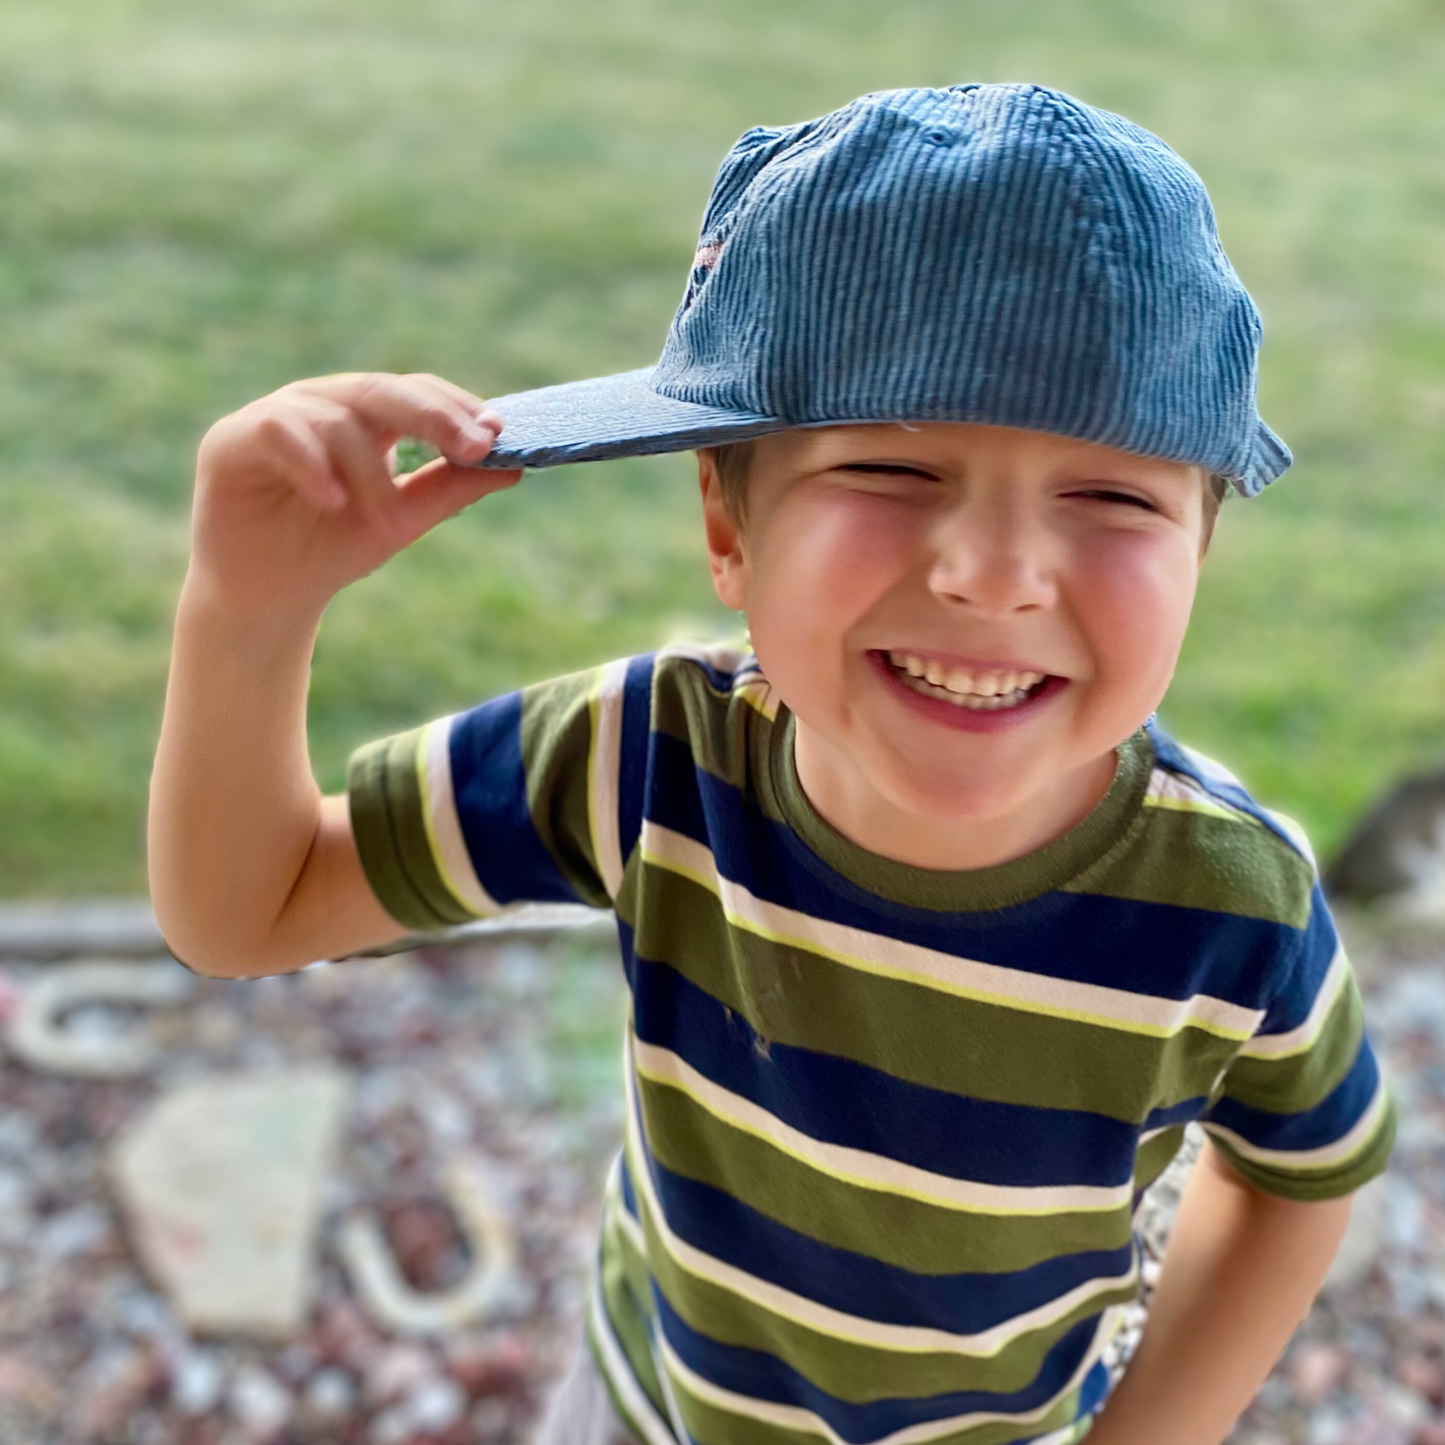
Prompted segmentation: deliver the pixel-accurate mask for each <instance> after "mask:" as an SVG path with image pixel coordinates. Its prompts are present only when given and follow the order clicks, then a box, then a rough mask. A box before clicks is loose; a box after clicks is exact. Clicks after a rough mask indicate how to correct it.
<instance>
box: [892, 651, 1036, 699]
mask: <svg viewBox="0 0 1445 1445" xmlns="http://www.w3.org/2000/svg"><path fill="white" fill-rule="evenodd" d="M888 660H889V661H890V662H891V663H892V664H893V665H894V667H901V668H902V669H903V670H904V672H906V673H908V675H909V676H910V677H921V678H923V679H924V681H925V682H931V683H932V684H933V685H934V687H941V688H944V689H945V690H946V691H948V692H956V693H967V694H972V695H973V696H975V697H1007V696H1008V694H1009V693H1011V692H1027V691H1028V689H1029V688H1031V687H1036V686H1037V685H1038V684H1039V683H1041V682H1042V681H1043V680H1044V674H1043V673H1042V672H970V671H969V670H968V669H967V668H966V667H944V665H943V664H942V663H941V662H939V661H938V660H937V659H936V658H932V657H930V658H922V657H919V656H918V655H917V654H916V653H912V652H890V653H889V654H888Z"/></svg>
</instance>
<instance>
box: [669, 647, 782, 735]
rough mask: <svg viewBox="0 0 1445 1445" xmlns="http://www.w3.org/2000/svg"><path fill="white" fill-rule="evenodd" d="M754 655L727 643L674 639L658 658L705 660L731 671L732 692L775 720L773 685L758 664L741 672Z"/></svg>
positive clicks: (722, 669)
mask: <svg viewBox="0 0 1445 1445" xmlns="http://www.w3.org/2000/svg"><path fill="white" fill-rule="evenodd" d="M752 655H753V654H752V651H751V649H749V648H745V647H735V646H732V645H730V644H727V643H718V644H716V645H715V646H712V647H704V646H697V645H694V644H691V643H686V642H675V643H673V644H671V645H670V646H668V647H664V648H663V649H662V651H661V652H659V653H658V657H659V659H661V658H681V659H682V660H684V661H686V662H703V663H706V664H707V665H708V666H709V667H712V668H715V669H716V670H717V671H718V672H727V673H731V674H732V683H731V689H730V690H731V692H732V693H733V694H734V695H735V696H737V697H739V698H741V699H742V700H743V701H744V702H745V703H747V705H748V706H749V707H751V708H752V709H753V710H754V711H756V712H759V713H761V714H762V715H763V716H764V717H765V718H767V719H768V720H769V721H772V719H773V718H775V717H777V715H778V696H777V694H776V693H775V692H774V691H773V687H772V684H771V683H770V682H769V681H768V680H767V678H766V677H764V676H763V673H762V670H761V669H760V668H758V667H757V666H753V667H747V668H742V670H741V671H739V668H740V667H741V666H742V663H743V662H744V661H745V660H746V659H747V658H749V657H751V656H752Z"/></svg>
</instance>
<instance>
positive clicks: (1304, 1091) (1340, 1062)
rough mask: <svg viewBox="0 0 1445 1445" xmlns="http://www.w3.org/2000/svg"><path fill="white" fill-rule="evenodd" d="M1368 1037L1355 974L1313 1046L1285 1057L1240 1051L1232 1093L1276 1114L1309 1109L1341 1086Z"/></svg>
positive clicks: (1241, 1100)
mask: <svg viewBox="0 0 1445 1445" xmlns="http://www.w3.org/2000/svg"><path fill="white" fill-rule="evenodd" d="M1364 1037H1365V1009H1364V1004H1363V1003H1362V1002H1361V1000H1360V991H1359V989H1358V988H1357V987H1356V985H1355V981H1354V979H1353V978H1349V979H1347V980H1346V981H1345V985H1344V987H1343V988H1341V989H1340V991H1339V994H1338V995H1337V996H1336V998H1335V1001H1334V1003H1333V1004H1332V1005H1331V1006H1330V1011H1329V1015H1328V1017H1327V1018H1326V1020H1325V1024H1324V1028H1323V1030H1322V1031H1321V1032H1320V1034H1319V1036H1318V1037H1317V1038H1316V1040H1315V1042H1314V1043H1313V1045H1311V1047H1310V1049H1309V1051H1308V1052H1307V1053H1303V1054H1295V1055H1294V1056H1292V1057H1287V1058H1282V1059H1260V1058H1251V1057H1249V1056H1248V1055H1241V1056H1240V1057H1239V1058H1238V1059H1236V1060H1235V1062H1234V1064H1233V1065H1232V1066H1231V1067H1230V1070H1229V1075H1228V1078H1227V1079H1226V1081H1225V1087H1224V1092H1225V1093H1226V1094H1227V1095H1228V1097H1229V1098H1231V1099H1234V1100H1236V1101H1237V1102H1239V1103H1241V1104H1248V1105H1249V1106H1250V1107H1251V1108H1255V1109H1266V1110H1268V1111H1269V1112H1270V1113H1271V1114H1304V1113H1307V1112H1308V1111H1309V1110H1311V1109H1314V1108H1317V1107H1318V1106H1319V1105H1320V1104H1322V1103H1323V1102H1324V1101H1325V1100H1326V1099H1328V1098H1329V1096H1330V1095H1331V1094H1332V1093H1334V1091H1335V1090H1336V1089H1337V1088H1338V1087H1339V1086H1340V1084H1341V1082H1342V1081H1343V1080H1344V1078H1345V1075H1346V1074H1348V1073H1349V1071H1350V1069H1351V1067H1352V1066H1353V1065H1354V1062H1355V1059H1356V1057H1357V1056H1358V1054H1359V1052H1360V1044H1361V1043H1362V1041H1363V1040H1364Z"/></svg>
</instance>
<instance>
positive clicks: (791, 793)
mask: <svg viewBox="0 0 1445 1445" xmlns="http://www.w3.org/2000/svg"><path fill="white" fill-rule="evenodd" d="M796 732H797V727H796V721H795V719H794V717H793V714H792V713H791V712H789V711H788V710H787V708H786V707H785V706H781V705H780V706H779V708H778V714H777V718H776V721H775V723H774V726H773V728H772V737H771V739H770V744H769V748H768V771H769V774H770V779H769V780H770V782H771V783H772V787H773V793H774V797H775V799H776V801H777V805H778V807H779V809H780V811H781V812H782V815H783V818H784V820H785V821H786V822H787V824H788V825H789V827H791V828H792V830H793V831H794V833H796V834H797V835H798V837H799V838H800V839H801V840H802V842H803V843H804V844H805V845H806V846H807V847H808V848H809V849H810V850H811V851H812V852H813V853H814V854H815V855H816V856H817V857H818V858H820V859H821V860H822V861H823V862H824V863H826V864H827V865H828V867H830V868H831V869H833V870H834V871H835V872H837V873H840V874H842V876H843V877H844V878H846V879H847V880H848V881H849V882H850V883H853V884H855V885H857V886H858V887H859V888H862V889H863V890H864V891H865V892H868V893H872V894H875V895H877V896H880V897H883V898H886V899H888V900H890V901H891V902H894V903H900V904H903V905H904V906H906V907H910V908H926V909H931V910H935V911H938V912H947V913H961V912H976V911H982V910H987V909H998V908H1007V907H1009V906H1011V905H1014V904H1018V903H1026V902H1028V901H1029V900H1030V899H1033V898H1037V897H1039V896H1040V895H1042V894H1045V893H1049V892H1052V891H1053V890H1055V889H1057V888H1059V887H1061V886H1062V885H1063V884H1065V883H1067V882H1069V880H1070V879H1072V878H1076V877H1077V876H1078V875H1079V874H1080V873H1082V872H1083V871H1084V870H1085V869H1086V868H1088V867H1090V866H1091V865H1092V864H1094V863H1096V862H1097V861H1098V860H1099V859H1100V858H1102V857H1103V856H1104V854H1106V853H1107V852H1109V850H1110V849H1111V848H1113V847H1114V845H1115V844H1116V843H1118V842H1119V840H1120V839H1121V838H1122V837H1123V836H1124V834H1125V833H1126V832H1127V831H1128V829H1129V827H1130V826H1131V824H1132V823H1133V822H1134V821H1135V819H1136V818H1137V817H1138V816H1139V812H1140V809H1141V808H1142V807H1143V803H1144V794H1145V792H1146V791H1147V789H1148V786H1149V776H1150V774H1151V772H1152V771H1153V767H1154V748H1153V744H1152V743H1151V742H1150V741H1149V737H1148V735H1147V733H1146V732H1145V731H1144V729H1143V728H1140V729H1139V731H1138V732H1136V733H1135V734H1134V735H1133V736H1132V737H1130V738H1128V739H1126V740H1125V741H1124V742H1123V743H1121V744H1120V745H1119V747H1118V748H1117V749H1115V754H1116V756H1117V758H1118V766H1117V767H1116V769H1115V771H1114V780H1113V782H1112V783H1110V785H1109V790H1108V791H1107V792H1106V793H1105V794H1104V796H1103V797H1102V798H1101V799H1100V800H1099V802H1098V803H1097V804H1095V806H1094V808H1093V811H1092V812H1090V813H1089V814H1088V816H1087V817H1085V818H1084V819H1083V820H1082V821H1080V822H1078V823H1076V824H1075V825H1074V826H1073V827H1072V828H1070V829H1069V831H1068V832H1067V833H1064V834H1063V835H1062V836H1061V837H1058V838H1055V839H1054V841H1053V842H1052V843H1047V844H1045V845H1044V846H1043V847H1042V848H1039V849H1036V850H1035V851H1034V852H1032V853H1027V854H1025V855H1024V856H1023V857H1022V858H1015V859H1013V860H1012V861H1010V862H1008V863H999V864H996V865H995V866H993V867H991V868H972V869H965V870H945V869H931V868H916V867H914V866H913V865H912V864H909V863H900V862H898V861H897V860H896V859H893V858H885V857H884V856H883V855H882V854H881V853H873V852H870V851H869V850H868V849H867V848H863V847H860V846H859V845H858V844H857V843H854V842H853V841H852V840H851V839H849V838H845V837H844V836H843V834H841V833H840V832H839V831H838V830H837V829H836V828H834V827H833V825H832V824H831V823H829V822H828V821H827V820H826V819H825V818H824V817H823V816H822V815H821V814H820V813H819V812H818V811H817V810H816V809H815V808H814V807H813V805H812V803H811V802H810V801H809V800H808V796H807V794H806V793H804V791H803V785H802V782H801V781H800V780H799V778H798V769H797V763H796V760H795V758H794V751H793V750H794V742H795V738H796Z"/></svg>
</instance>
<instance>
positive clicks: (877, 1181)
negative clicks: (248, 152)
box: [632, 1038, 1132, 1219]
mask: <svg viewBox="0 0 1445 1445" xmlns="http://www.w3.org/2000/svg"><path fill="white" fill-rule="evenodd" d="M666 1052H667V1051H666V1050H662V1049H657V1048H655V1047H653V1046H650V1045H647V1044H643V1043H642V1042H641V1041H640V1040H637V1039H636V1038H634V1041H633V1053H632V1058H633V1066H634V1068H635V1069H636V1071H637V1073H638V1074H639V1075H640V1076H641V1077H642V1078H644V1079H646V1080H647V1081H648V1082H649V1083H651V1084H655V1085H657V1086H658V1087H659V1088H666V1089H675V1090H676V1091H677V1092H678V1093H679V1094H682V1095H684V1096H685V1097H687V1098H689V1099H691V1100H692V1102H693V1103H694V1104H696V1105H697V1106H698V1108H699V1109H701V1110H702V1111H703V1112H704V1113H705V1114H707V1115H708V1116H709V1117H711V1118H713V1119H716V1120H717V1121H718V1123H720V1124H722V1125H724V1126H725V1127H726V1128H730V1129H736V1130H737V1131H738V1132H739V1133H741V1134H747V1135H750V1136H751V1137H752V1138H754V1139H758V1140H761V1141H762V1142H763V1143H764V1144H767V1145H769V1146H770V1147H772V1148H774V1149H776V1150H777V1151H778V1152H779V1153H780V1154H786V1155H787V1156H788V1158H790V1159H793V1160H795V1161H796V1162H797V1163H798V1164H801V1165H802V1166H803V1167H804V1168H806V1169H811V1170H812V1171H813V1172H814V1173H817V1174H825V1175H827V1176H828V1177H829V1178H830V1179H836V1180H837V1181H838V1182H839V1183H840V1184H846V1185H849V1186H852V1187H854V1188H858V1189H870V1190H873V1191H874V1192H875V1193H879V1194H892V1195H897V1196H898V1197H900V1198H902V1199H912V1200H914V1201H915V1202H917V1203H919V1204H927V1205H930V1206H932V1207H933V1208H936V1209H948V1210H953V1211H956V1212H959V1213H964V1214H982V1215H987V1216H990V1217H995V1218H1001V1219H1014V1218H1018V1217H1019V1216H1029V1217H1032V1218H1042V1217H1045V1216H1048V1215H1056V1214H1110V1213H1113V1212H1114V1211H1115V1210H1117V1209H1122V1208H1126V1207H1127V1206H1128V1204H1129V1199H1130V1195H1131V1193H1132V1186H1131V1185H1129V1184H1123V1185H1120V1186H1119V1187H1118V1188H1117V1189H1112V1190H1111V1189H1100V1188H1091V1187H1089V1186H1086V1185H1080V1186H1078V1187H1077V1189H1074V1190H1071V1189H1069V1188H1067V1187H1058V1188H1055V1187H1039V1188H1033V1189H1029V1188H1005V1187H1002V1186H993V1185H987V1184H975V1183H972V1182H970V1181H968V1180H954V1179H950V1178H948V1177H947V1176H944V1175H929V1172H928V1171H927V1170H924V1169H918V1168H914V1167H913V1166H910V1165H905V1164H899V1163H898V1162H897V1161H895V1160H891V1159H887V1158H884V1157H883V1156H881V1155H876V1154H870V1153H867V1152H866V1151H864V1150H861V1149H852V1148H847V1147H845V1146H842V1145H837V1144H825V1143H823V1142H821V1141H820V1140H816V1139H813V1138H810V1137H809V1136H808V1135H805V1134H803V1133H802V1132H801V1131H799V1130H797V1129H794V1128H793V1127H792V1126H791V1125H788V1124H785V1123H784V1122H783V1121H782V1120H781V1119H778V1118H777V1117H776V1116H774V1115H772V1114H769V1113H768V1112H767V1111H766V1110H764V1109H762V1108H760V1107H758V1106H757V1105H755V1104H753V1103H752V1102H751V1101H750V1100H747V1099H742V1098H739V1097H738V1096H737V1095H734V1094H731V1093H729V1091H727V1090H726V1089H723V1088H721V1087H720V1086H718V1085H716V1084H713V1083H712V1082H711V1080H706V1079H702V1078H701V1076H700V1075H697V1074H696V1071H695V1070H693V1069H692V1068H691V1067H690V1066H689V1065H688V1064H687V1063H686V1061H684V1060H682V1059H680V1058H678V1057H677V1055H675V1054H671V1055H669V1060H670V1061H675V1064H676V1067H675V1071H674V1072H673V1073H667V1072H664V1071H663V1070H662V1069H661V1068H657V1067H651V1068H650V1067H648V1066H647V1064H646V1062H645V1057H646V1055H647V1054H649V1053H651V1054H663V1053H666ZM683 1071H685V1073H684V1072H683ZM687 1075H692V1076H693V1077H692V1078H689V1077H687ZM709 1094H715V1095H718V1096H721V1097H720V1098H717V1099H710V1098H709V1097H708V1096H709ZM724 1101H726V1103H727V1104H730V1105H731V1106H732V1112H730V1113H724V1112H723V1110H722V1107H721V1106H722V1104H723V1102H724ZM745 1111H746V1112H755V1113H757V1114H759V1115H761V1116H763V1117H762V1119H758V1120H753V1119H748V1118H747V1117H746V1113H745ZM764 1121H766V1122H764ZM789 1139H796V1140H798V1141H800V1142H798V1143H791V1142H786V1141H788V1140H789ZM838 1156H853V1157H855V1158H856V1160H857V1162H858V1165H859V1166H860V1167H858V1168H854V1169H846V1168H844V1167H843V1163H842V1162H841V1161H840V1162H834V1161H835V1159H837V1157H838ZM869 1163H874V1164H876V1166H877V1167H879V1168H881V1169H893V1170H897V1171H898V1172H899V1173H904V1172H906V1173H908V1174H910V1175H919V1176H924V1177H930V1178H934V1179H936V1180H937V1185H938V1189H937V1190H935V1191H934V1192H930V1191H928V1190H926V1189H924V1188H921V1187H912V1188H910V1187H909V1186H908V1185H906V1184H904V1183H902V1182H901V1180H897V1179H887V1178H879V1177H877V1176H870V1175H868V1174H866V1173H864V1172H862V1171H863V1168H865V1167H866V1166H867V1165H868V1164H869ZM950 1185H952V1186H955V1187H956V1188H957V1189H958V1191H959V1192H960V1194H962V1193H963V1192H965V1191H969V1190H976V1191H978V1192H979V1193H981V1194H995V1195H1002V1196H1007V1197H1008V1201H1009V1202H1007V1203H998V1204H986V1203H983V1202H982V1201H981V1200H978V1199H964V1198H958V1197H955V1198H950V1197H949V1196H948V1195H947V1194H946V1193H943V1192H939V1191H942V1190H946V1189H947V1188H948V1186H950ZM1070 1193H1077V1194H1082V1195H1085V1196H1098V1195H1102V1196H1105V1197H1104V1198H1103V1199H1101V1200H1099V1201H1098V1202H1090V1203H1083V1202H1080V1201H1079V1200H1078V1199H1073V1200H1069V1201H1068V1202H1062V1201H1061V1202H1057V1203H1051V1204H1044V1205H1037V1204H1035V1205H1030V1204H1028V1203H1025V1202H1024V1200H1025V1199H1026V1198H1027V1196H1029V1195H1034V1196H1036V1197H1037V1196H1039V1195H1048V1194H1059V1195H1068V1194H1070Z"/></svg>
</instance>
